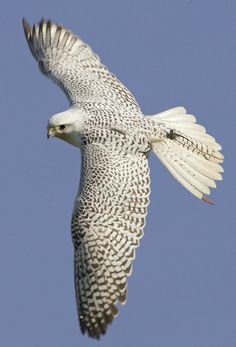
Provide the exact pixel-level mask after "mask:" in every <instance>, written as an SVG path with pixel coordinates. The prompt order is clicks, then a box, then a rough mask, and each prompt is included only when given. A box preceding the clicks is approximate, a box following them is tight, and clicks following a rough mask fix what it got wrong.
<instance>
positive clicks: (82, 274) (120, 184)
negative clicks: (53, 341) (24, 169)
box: [72, 143, 150, 338]
mask: <svg viewBox="0 0 236 347" xmlns="http://www.w3.org/2000/svg"><path fill="white" fill-rule="evenodd" d="M149 186H150V180H149V168H148V161H147V157H146V155H145V154H144V153H140V152H139V153H137V154H136V155H127V154H124V153H123V154H122V153H118V152H117V151H116V150H114V149H111V147H110V148H109V146H106V147H105V146H104V145H101V144H98V143H91V144H87V145H86V147H85V148H84V150H82V173H81V181H80V189H79V193H78V196H77V198H76V201H75V207H74V212H73V216H72V239H73V243H74V248H75V258H74V259H75V289H76V296H77V305H78V311H79V318H80V325H81V330H82V332H83V333H85V332H87V333H88V334H89V336H92V337H94V338H99V336H100V334H104V333H105V332H106V329H107V325H108V324H110V323H111V322H112V320H113V318H114V317H115V316H116V315H117V313H118V309H117V307H116V303H117V301H119V302H120V303H125V300H126V289H127V276H129V275H130V273H131V268H132V262H133V259H134V256H135V249H136V247H138V246H139V239H140V238H141V236H142V234H143V228H144V224H145V216H146V213H147V206H148V203H149V193H150V187H149Z"/></svg>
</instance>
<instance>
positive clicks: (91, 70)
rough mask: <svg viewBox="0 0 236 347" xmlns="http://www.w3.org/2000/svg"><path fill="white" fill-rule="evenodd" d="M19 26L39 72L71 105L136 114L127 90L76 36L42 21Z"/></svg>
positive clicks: (134, 102)
mask: <svg viewBox="0 0 236 347" xmlns="http://www.w3.org/2000/svg"><path fill="white" fill-rule="evenodd" d="M23 26H24V31H25V36H26V39H27V42H28V44H29V48H30V50H31V52H32V54H33V56H34V57H35V59H36V60H37V62H38V64H39V68H40V70H41V71H42V73H44V74H45V75H47V76H48V77H49V78H51V79H52V80H54V81H55V82H56V83H57V84H58V85H59V86H60V87H61V88H62V89H63V91H64V92H65V94H66V95H67V97H68V98H69V101H70V104H71V105H73V106H77V105H79V106H80V107H83V108H84V109H85V110H86V111H88V110H91V109H92V110H97V109H98V110H99V109H100V110H101V109H102V108H103V109H105V110H106V109H109V110H112V109H114V110H115V111H117V110H118V109H119V111H120V114H123V113H124V112H125V113H127V112H131V111H132V113H133V114H134V113H135V112H136V113H140V109H139V106H138V104H137V102H136V100H135V98H134V96H133V95H132V94H131V93H130V91H129V90H128V89H127V88H126V87H125V86H124V85H123V84H122V83H121V82H120V81H119V80H118V79H117V78H116V77H115V76H114V75H113V74H111V73H110V72H109V71H108V70H107V68H106V67H105V66H104V65H102V64H101V63H100V60H99V57H98V56H97V55H95V54H94V53H93V52H92V50H91V48H90V47H89V46H88V45H86V44H85V43H84V42H83V41H82V40H81V39H80V38H79V37H78V36H76V35H74V34H73V33H72V32H70V31H69V30H67V29H65V28H64V27H63V26H61V25H58V24H55V23H52V22H50V21H45V20H43V19H42V20H41V22H40V23H36V24H34V25H33V27H32V28H31V27H30V25H29V24H28V23H27V21H26V20H25V19H24V20H23ZM108 105H109V107H108Z"/></svg>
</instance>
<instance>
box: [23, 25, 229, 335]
mask: <svg viewBox="0 0 236 347" xmlns="http://www.w3.org/2000/svg"><path fill="white" fill-rule="evenodd" d="M23 25H24V30H25V35H26V39H27V42H28V44H29V48H30V50H31V52H32V54H33V56H34V57H35V58H36V60H37V62H38V64H39V68H40V70H41V71H42V73H43V74H45V75H46V76H48V77H49V78H51V79H52V80H53V81H54V82H56V83H57V84H58V85H59V86H60V87H61V88H62V89H63V90H64V92H65V94H66V95H67V97H68V99H69V102H70V106H71V107H70V109H69V110H68V111H66V112H63V113H61V114H58V115H54V116H53V117H51V118H50V120H49V125H48V134H49V136H57V137H59V138H61V139H63V140H65V141H67V142H69V143H71V144H73V145H75V146H77V147H80V149H81V154H82V168H81V181H80V188H79V192H78V194H77V196H76V199H75V205H74V211H73V215H72V224H71V230H72V240H73V245H74V250H75V252H74V254H75V256H74V259H75V261H74V264H75V265H74V268H75V291H76V298H77V306H78V312H79V319H80V326H81V329H82V332H83V333H84V332H87V333H88V334H89V336H91V337H95V338H99V337H100V335H101V334H104V333H105V332H106V330H107V325H108V324H110V323H111V322H112V320H113V318H114V317H115V316H116V315H117V313H118V309H117V307H116V304H117V302H118V301H119V302H120V303H125V300H126V291H127V277H128V276H129V275H130V273H131V270H132V262H133V259H134V256H135V249H136V248H137V247H138V246H139V239H140V238H141V237H142V235H143V228H144V224H145V217H146V214H147V206H148V203H149V193H150V179H149V167H148V154H149V152H150V150H153V151H154V153H155V154H156V155H157V156H158V157H159V159H160V160H161V161H162V162H163V164H164V165H165V166H166V167H167V168H168V170H169V171H170V172H171V173H172V174H173V176H174V177H175V178H176V179H177V180H179V182H180V183H181V184H182V185H183V186H184V187H185V188H186V189H188V190H189V191H190V192H191V193H193V194H194V195H195V196H197V197H198V198H200V199H202V200H204V201H208V200H207V199H206V198H205V197H204V195H203V194H209V193H210V190H209V187H215V180H217V179H221V175H220V172H222V171H223V169H222V167H221V166H220V165H219V163H221V162H222V161H223V156H222V154H221V153H220V152H219V150H220V149H221V147H220V145H218V144H217V143H216V142H215V140H214V138H213V137H211V136H209V135H207V134H206V131H205V129H204V128H203V127H201V126H199V125H197V124H195V118H194V117H193V116H191V115H187V114H186V110H185V109H184V108H183V107H177V108H174V109H171V110H168V111H165V112H163V113H160V114H157V115H154V116H147V117H144V115H143V114H142V112H141V110H140V108H139V106H138V104H137V102H136V100H135V98H134V96H133V95H132V94H131V93H130V91H129V90H128V89H127V88H126V87H124V85H123V84H122V83H121V82H120V81H119V80H118V79H117V78H116V77H115V76H114V75H113V74H111V73H110V72H109V71H108V70H107V68H106V67H105V66H104V65H102V64H101V63H100V60H99V58H98V56H97V55H95V54H94V53H93V52H92V50H91V49H90V47H89V46H87V45H86V44H84V43H83V41H82V40H81V39H80V38H79V37H78V36H76V35H74V34H73V33H71V32H70V31H68V30H67V29H65V28H64V27H62V26H60V25H57V24H55V23H52V22H50V21H45V20H42V21H41V22H40V23H38V24H35V25H34V26H33V27H32V28H31V27H30V26H29V24H28V23H27V22H26V21H25V20H24V21H23ZM208 202H209V201H208Z"/></svg>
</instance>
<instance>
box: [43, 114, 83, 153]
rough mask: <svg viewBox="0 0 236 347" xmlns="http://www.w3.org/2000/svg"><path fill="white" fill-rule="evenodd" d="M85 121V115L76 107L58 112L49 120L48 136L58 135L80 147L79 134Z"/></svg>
mask: <svg viewBox="0 0 236 347" xmlns="http://www.w3.org/2000/svg"><path fill="white" fill-rule="evenodd" d="M83 123H84V115H83V113H81V112H80V111H78V110H76V109H75V110H73V109H69V110H67V111H65V112H61V113H57V114H55V115H53V116H52V117H51V118H49V120H48V127H47V137H48V138H50V137H58V138H59V139H61V140H64V141H66V142H68V143H70V144H72V145H74V146H76V147H79V146H80V143H79V142H80V141H79V137H80V136H79V135H80V132H81V130H83Z"/></svg>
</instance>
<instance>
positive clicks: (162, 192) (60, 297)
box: [0, 0, 236, 347]
mask: <svg viewBox="0 0 236 347" xmlns="http://www.w3.org/2000/svg"><path fill="white" fill-rule="evenodd" d="M23 16H26V18H28V19H29V21H30V22H31V23H32V22H34V21H35V20H39V19H41V17H42V16H44V17H45V18H51V19H52V20H55V21H57V22H60V23H63V24H64V25H65V26H66V27H68V28H70V29H71V30H73V31H75V32H76V33H77V34H79V35H80V37H81V38H83V40H85V41H86V42H88V43H89V44H90V45H91V46H92V47H93V49H94V51H95V52H96V53H97V54H99V56H100V57H101V59H102V61H103V63H104V64H106V65H107V66H108V67H109V69H110V70H111V71H112V72H114V73H115V74H116V75H117V76H118V77H119V79H121V80H122V81H123V83H124V84H125V85H126V86H127V87H128V88H129V89H131V91H132V92H133V93H134V95H135V96H136V98H137V100H138V102H139V103H140V106H141V108H142V110H143V112H144V113H145V114H152V113H157V112H159V111H162V110H165V109H168V108H170V107H173V106H179V105H183V106H185V107H186V108H187V109H188V111H189V112H190V113H192V114H194V115H196V116H197V119H198V122H199V123H200V124H203V125H204V126H205V127H206V128H207V130H208V132H209V133H210V134H212V135H213V136H215V137H216V138H217V140H218V142H220V143H221V144H222V146H223V152H224V154H225V165H224V168H225V174H224V180H223V182H220V183H219V184H218V188H217V189H216V190H214V191H213V194H212V199H213V200H214V201H215V203H216V205H215V206H209V205H207V204H204V203H202V202H201V201H199V200H198V199H196V198H194V197H193V196H191V195H190V194H189V193H188V192H187V191H185V190H184V189H183V188H182V187H181V186H180V185H179V184H178V183H177V182H176V181H175V180H174V179H173V178H172V177H171V175H170V174H169V173H168V172H167V171H166V170H165V169H164V168H163V167H162V165H161V164H160V163H159V162H158V161H157V160H156V158H155V157H154V156H151V158H150V166H151V177H152V193H151V203H150V206H149V214H148V219H147V225H146V228H145V235H144V238H143V239H142V242H141V246H140V248H139V249H138V251H137V256H136V260H135V263H134V270H133V274H132V276H131V277H130V279H129V288H128V301H127V304H126V305H125V307H121V310H120V314H119V316H118V317H117V318H116V319H115V321H114V322H113V324H112V326H111V327H110V328H109V330H108V333H107V335H106V336H105V337H104V338H103V339H102V341H100V342H96V341H93V340H91V339H89V338H88V337H87V336H82V335H81V333H80V331H79V327H78V321H77V314H76V306H75V295H74V284H73V250H72V243H71V237H70V217H71V211H72V206H73V201H74V196H75V193H76V190H77V187H78V182H79V172H80V153H79V151H78V150H76V148H73V147H71V146H69V145H67V144H66V143H63V142H62V141H57V140H52V141H48V140H47V139H46V125H47V119H48V118H49V116H51V115H52V114H54V113H57V112H60V111H63V110H64V109H66V108H67V107H68V103H67V100H66V98H65V96H64V95H63V93H62V92H61V91H60V90H59V89H58V88H56V86H54V85H53V84H52V83H51V82H50V81H49V80H47V79H46V78H45V77H43V76H42V75H41V74H40V73H39V70H38V68H37V66H36V63H35V61H34V60H33V58H32V57H31V55H30V52H29V49H28V47H27V44H26V42H25V38H24V35H23V31H22V27H21V20H22V17H23ZM0 26H1V33H2V35H1V82H0V85H1V93H0V104H1V122H2V123H1V136H0V146H1V170H0V178H1V209H0V214H1V218H0V223H1V233H0V273H1V284H0V325H1V334H0V345H1V346H4V347H5V346H6V347H8V346H9V347H21V346H22V347H23V346H24V347H28V346H30V347H41V346H44V347H49V346H50V347H51V346H57V347H63V346H71V347H73V346H84V347H87V346H88V347H89V346H96V345H100V346H104V347H106V346H113V347H116V346H124V347H126V346H136V347H143V346H144V345H146V346H149V347H172V346H175V347H189V346H191V347H222V346H224V347H235V346H236V329H235V325H236V294H235V293H236V276H235V267H236V251H235V244H236V233H235V229H236V228H235V224H236V223H235V220H236V217H235V198H236V197H235V175H236V166H235V129H236V128H235V125H236V121H235V119H236V114H235V113H236V111H235V110H236V90H235V85H236V84H235V80H236V63H235V62H236V43H235V42H236V41H235V37H236V2H235V1H233V0H232V1H229V0H226V1H219V0H207V1H203V0H199V1H196V0H192V1H191V0H190V1H187V0H172V1H171V0H166V1H164V0H155V1H154V0H153V1H152V0H145V1H144V0H136V1H132V0H130V1H127V0H119V1H113V0H99V1H92V0H86V1H78V0H68V1H64V2H62V1H60V2H59V1H56V0H52V1H46V0H41V1H35V2H33V1H29V0H21V1H20V2H19V1H16V0H15V1H8V2H4V3H3V4H2V5H1V13H0Z"/></svg>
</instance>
